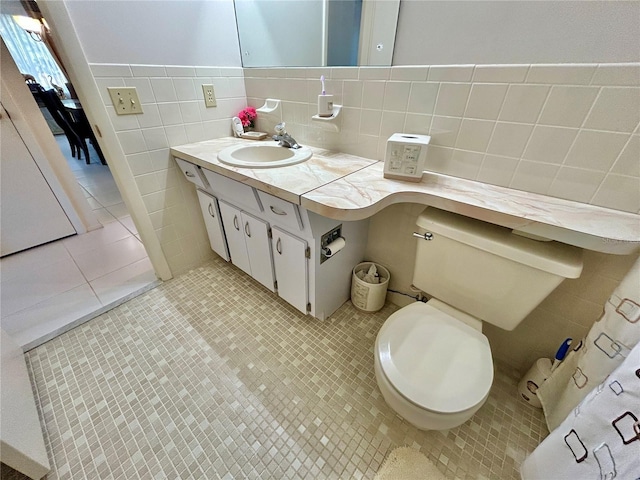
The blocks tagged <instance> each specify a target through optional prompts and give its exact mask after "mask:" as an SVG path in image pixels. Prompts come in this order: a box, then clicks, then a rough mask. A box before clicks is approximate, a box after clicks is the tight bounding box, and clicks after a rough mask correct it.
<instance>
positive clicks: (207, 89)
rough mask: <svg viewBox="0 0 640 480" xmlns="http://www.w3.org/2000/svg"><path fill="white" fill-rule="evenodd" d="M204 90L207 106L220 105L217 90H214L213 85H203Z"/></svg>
mask: <svg viewBox="0 0 640 480" xmlns="http://www.w3.org/2000/svg"><path fill="white" fill-rule="evenodd" d="M202 92H203V93H204V104H205V105H206V106H207V107H215V106H217V105H218V103H217V102H216V92H215V91H214V90H213V85H204V84H203V85H202Z"/></svg>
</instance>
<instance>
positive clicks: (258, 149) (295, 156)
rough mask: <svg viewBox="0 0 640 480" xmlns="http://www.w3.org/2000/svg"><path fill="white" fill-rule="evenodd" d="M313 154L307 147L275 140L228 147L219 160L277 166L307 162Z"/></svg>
mask: <svg viewBox="0 0 640 480" xmlns="http://www.w3.org/2000/svg"><path fill="white" fill-rule="evenodd" d="M311 155H312V152H311V150H310V149H309V148H307V147H300V148H298V149H293V148H286V147H281V146H279V145H278V144H277V143H275V142H274V143H268V144H264V143H262V144H257V145H234V146H233V147H227V148H225V149H224V150H222V151H221V152H220V153H218V160H220V161H221V162H222V163H225V164H227V165H232V166H234V167H245V168H275V167H285V166H287V165H295V164H296V163H302V162H306V161H307V160H309V159H310V158H311Z"/></svg>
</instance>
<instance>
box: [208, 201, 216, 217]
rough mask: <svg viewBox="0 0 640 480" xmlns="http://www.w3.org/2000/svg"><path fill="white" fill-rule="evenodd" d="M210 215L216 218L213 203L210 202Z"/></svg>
mask: <svg viewBox="0 0 640 480" xmlns="http://www.w3.org/2000/svg"><path fill="white" fill-rule="evenodd" d="M209 215H211V218H216V216H215V215H214V214H213V203H211V202H209Z"/></svg>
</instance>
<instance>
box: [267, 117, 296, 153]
mask: <svg viewBox="0 0 640 480" xmlns="http://www.w3.org/2000/svg"><path fill="white" fill-rule="evenodd" d="M284 126H285V123H284V122H281V123H279V124H277V125H276V126H275V130H276V133H277V135H274V136H273V137H271V138H273V139H274V140H275V141H276V142H279V145H280V146H281V147H287V148H293V149H297V148H300V147H301V145H298V142H296V139H295V138H293V137H292V136H291V135H289V134H288V133H287V132H286V130H285V129H284Z"/></svg>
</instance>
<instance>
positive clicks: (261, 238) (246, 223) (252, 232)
mask: <svg viewBox="0 0 640 480" xmlns="http://www.w3.org/2000/svg"><path fill="white" fill-rule="evenodd" d="M242 225H243V227H242V229H243V230H244V235H245V236H244V240H245V242H246V244H247V253H248V254H249V264H250V265H251V276H252V277H253V278H255V279H256V280H257V281H259V282H260V283H261V284H262V285H264V286H265V287H267V288H268V289H269V290H271V291H272V292H275V291H276V289H275V285H274V277H273V261H272V259H271V245H270V243H269V224H268V223H267V222H265V221H264V220H260V219H259V218H256V217H254V216H253V215H249V214H248V213H247V212H242Z"/></svg>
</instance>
